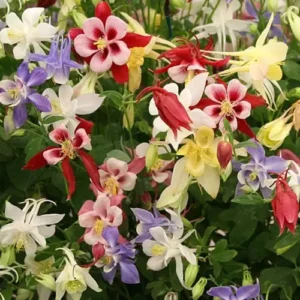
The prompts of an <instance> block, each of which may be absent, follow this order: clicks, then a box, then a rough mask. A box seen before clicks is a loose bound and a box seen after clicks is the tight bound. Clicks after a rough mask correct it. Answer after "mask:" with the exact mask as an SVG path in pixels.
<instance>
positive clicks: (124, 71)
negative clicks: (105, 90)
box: [110, 64, 129, 83]
mask: <svg viewBox="0 0 300 300" xmlns="http://www.w3.org/2000/svg"><path fill="white" fill-rule="evenodd" d="M110 70H111V72H112V75H113V77H114V79H115V81H116V82H117V83H125V82H128V80H129V70H128V67H127V65H126V64H125V65H122V66H118V65H116V64H112V66H111V68H110Z"/></svg>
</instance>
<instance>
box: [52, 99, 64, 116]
mask: <svg viewBox="0 0 300 300" xmlns="http://www.w3.org/2000/svg"><path fill="white" fill-rule="evenodd" d="M51 106H52V111H53V112H55V113H58V114H62V109H61V106H60V103H59V100H58V99H55V100H52V101H51Z"/></svg>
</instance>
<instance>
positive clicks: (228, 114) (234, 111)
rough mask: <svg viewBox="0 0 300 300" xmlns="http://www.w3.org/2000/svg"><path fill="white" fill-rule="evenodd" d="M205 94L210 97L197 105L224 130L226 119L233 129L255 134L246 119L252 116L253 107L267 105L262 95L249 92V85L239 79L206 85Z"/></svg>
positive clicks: (251, 135) (252, 135) (250, 134)
mask: <svg viewBox="0 0 300 300" xmlns="http://www.w3.org/2000/svg"><path fill="white" fill-rule="evenodd" d="M205 94H206V96H207V97H208V99H207V98H204V99H202V100H200V101H199V103H198V105H197V107H199V108H200V109H202V110H203V111H204V112H205V113H207V114H208V115H209V116H211V117H212V118H213V119H214V121H215V122H216V125H218V127H219V129H220V130H221V131H222V132H223V131H224V130H225V127H224V119H226V120H227V121H228V122H229V124H230V126H231V129H232V131H234V130H236V129H238V130H239V131H241V132H243V133H245V134H247V135H249V136H250V137H254V136H255V135H254V133H253V132H252V130H251V128H250V127H249V125H248V124H247V122H246V121H245V119H247V118H248V117H249V116H250V113H251V109H252V108H255V107H258V106H262V105H265V103H266V102H265V100H264V99H263V98H262V97H257V96H253V95H250V94H247V87H246V86H244V85H242V84H241V83H240V81H239V80H237V79H232V80H231V81H230V82H229V84H228V86H226V84H220V83H212V84H210V85H208V86H207V87H206V89H205Z"/></svg>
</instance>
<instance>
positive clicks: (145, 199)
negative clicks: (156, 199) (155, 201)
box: [141, 193, 152, 210]
mask: <svg viewBox="0 0 300 300" xmlns="http://www.w3.org/2000/svg"><path fill="white" fill-rule="evenodd" d="M141 200H142V206H143V208H144V209H146V210H150V209H151V208H152V199H151V195H150V194H149V193H144V194H143V195H142V196H141Z"/></svg>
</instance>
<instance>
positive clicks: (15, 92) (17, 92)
mask: <svg viewBox="0 0 300 300" xmlns="http://www.w3.org/2000/svg"><path fill="white" fill-rule="evenodd" d="M7 93H8V95H9V97H10V98H12V99H13V100H17V99H18V98H19V97H20V94H21V93H20V90H19V89H18V88H11V89H8V90H7Z"/></svg>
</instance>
